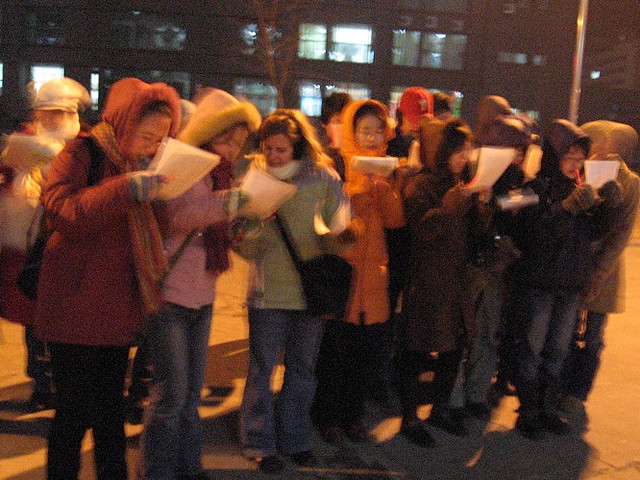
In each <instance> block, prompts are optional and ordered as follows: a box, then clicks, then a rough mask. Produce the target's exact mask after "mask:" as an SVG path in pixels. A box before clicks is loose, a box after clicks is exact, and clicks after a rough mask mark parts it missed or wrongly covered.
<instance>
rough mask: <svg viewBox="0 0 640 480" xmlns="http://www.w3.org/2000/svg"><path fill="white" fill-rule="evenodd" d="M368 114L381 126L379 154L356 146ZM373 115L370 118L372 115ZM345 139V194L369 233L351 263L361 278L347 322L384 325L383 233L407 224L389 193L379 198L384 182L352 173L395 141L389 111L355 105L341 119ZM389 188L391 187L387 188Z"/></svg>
mask: <svg viewBox="0 0 640 480" xmlns="http://www.w3.org/2000/svg"><path fill="white" fill-rule="evenodd" d="M363 112H370V114H373V115H375V116H376V117H377V118H379V119H380V121H381V122H382V132H381V142H379V145H378V146H376V147H374V148H367V147H366V146H363V145H361V144H360V143H359V142H358V141H357V140H356V133H355V131H356V123H357V120H358V119H359V118H362V117H361V115H362V113H363ZM368 114H369V113H368ZM342 123H343V128H344V135H343V140H342V155H343V156H344V159H345V167H346V168H345V170H346V175H345V176H346V182H345V188H346V191H347V193H348V194H349V195H351V204H352V208H353V215H354V217H358V218H360V220H361V221H362V223H363V224H364V232H363V234H362V236H361V237H360V238H359V239H358V241H357V242H356V244H355V246H354V247H353V249H352V250H350V252H349V255H348V257H347V259H348V260H349V262H350V263H352V264H353V265H354V266H355V268H356V272H358V273H357V274H356V279H357V284H356V286H355V290H354V292H353V294H352V299H351V302H350V305H349V308H348V315H347V320H348V321H350V322H352V323H356V324H360V323H365V324H372V323H380V322H384V321H386V320H387V319H388V317H389V301H388V297H387V283H388V278H387V260H388V258H387V250H386V244H385V238H384V230H383V228H397V227H400V226H402V225H403V224H404V219H403V217H402V207H401V201H400V198H399V196H398V195H395V193H394V192H393V191H392V190H391V189H390V188H389V189H388V190H387V191H386V192H384V193H382V194H381V195H378V194H377V193H376V191H375V190H376V189H377V188H378V187H377V185H380V184H381V183H383V182H385V181H384V180H383V179H375V180H374V179H372V178H371V177H370V176H368V175H366V174H364V173H361V172H358V171H355V170H353V168H352V162H353V157H354V156H368V157H380V156H384V153H385V151H386V146H387V143H388V141H389V140H390V139H392V138H393V136H394V132H393V128H392V123H391V118H390V117H389V116H388V113H387V108H386V107H385V106H384V105H383V104H382V103H380V102H378V101H376V100H364V101H357V102H353V103H351V104H349V105H347V106H346V107H345V110H344V111H343V118H342ZM388 186H389V185H388V184H387V187H388Z"/></svg>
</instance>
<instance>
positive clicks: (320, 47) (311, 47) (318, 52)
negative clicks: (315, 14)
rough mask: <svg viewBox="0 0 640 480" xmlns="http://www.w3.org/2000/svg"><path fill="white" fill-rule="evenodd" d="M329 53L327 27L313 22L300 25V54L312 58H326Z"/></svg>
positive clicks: (302, 56) (301, 56)
mask: <svg viewBox="0 0 640 480" xmlns="http://www.w3.org/2000/svg"><path fill="white" fill-rule="evenodd" d="M326 53H327V27H326V26H324V25H316V24H312V23H303V24H301V25H300V40H299V43H298V56H299V57H300V58H309V59H311V60H324V59H325V56H326Z"/></svg>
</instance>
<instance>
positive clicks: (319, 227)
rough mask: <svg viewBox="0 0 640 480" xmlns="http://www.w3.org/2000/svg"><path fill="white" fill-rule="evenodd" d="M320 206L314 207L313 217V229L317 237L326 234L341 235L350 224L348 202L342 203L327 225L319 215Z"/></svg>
mask: <svg viewBox="0 0 640 480" xmlns="http://www.w3.org/2000/svg"><path fill="white" fill-rule="evenodd" d="M320 210H321V206H320V205H316V213H315V215H314V217H313V227H314V230H315V232H316V233H317V234H318V235H326V234H328V233H330V234H332V235H338V234H339V233H342V232H343V231H344V230H345V229H346V228H347V226H348V225H349V222H351V208H350V204H349V202H348V201H345V202H342V203H341V204H340V206H339V207H338V209H337V210H336V212H335V213H334V214H333V217H331V221H330V222H329V225H328V226H327V224H326V223H325V221H324V219H323V218H322V214H321V213H320Z"/></svg>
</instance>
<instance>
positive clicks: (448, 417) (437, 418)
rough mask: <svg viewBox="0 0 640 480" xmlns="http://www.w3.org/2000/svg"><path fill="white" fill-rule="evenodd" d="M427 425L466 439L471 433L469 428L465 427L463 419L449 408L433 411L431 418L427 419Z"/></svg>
mask: <svg viewBox="0 0 640 480" xmlns="http://www.w3.org/2000/svg"><path fill="white" fill-rule="evenodd" d="M427 423H429V424H430V425H433V426H434V427H438V428H439V429H441V430H444V431H445V432H448V433H450V434H451V435H455V436H456V437H464V436H465V435H467V434H468V433H469V432H468V430H467V427H465V426H464V425H463V422H462V418H460V417H459V416H457V415H455V414H454V413H453V412H451V410H450V409H448V408H443V409H437V410H435V411H434V410H433V409H432V410H431V414H430V415H429V418H427Z"/></svg>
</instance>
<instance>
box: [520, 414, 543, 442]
mask: <svg viewBox="0 0 640 480" xmlns="http://www.w3.org/2000/svg"><path fill="white" fill-rule="evenodd" d="M516 430H518V432H520V434H521V435H522V436H523V437H525V438H528V439H529V440H539V439H540V438H541V437H542V426H541V425H540V422H539V420H538V418H537V417H528V416H527V417H523V416H522V415H518V419H517V420H516Z"/></svg>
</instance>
